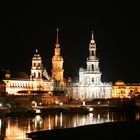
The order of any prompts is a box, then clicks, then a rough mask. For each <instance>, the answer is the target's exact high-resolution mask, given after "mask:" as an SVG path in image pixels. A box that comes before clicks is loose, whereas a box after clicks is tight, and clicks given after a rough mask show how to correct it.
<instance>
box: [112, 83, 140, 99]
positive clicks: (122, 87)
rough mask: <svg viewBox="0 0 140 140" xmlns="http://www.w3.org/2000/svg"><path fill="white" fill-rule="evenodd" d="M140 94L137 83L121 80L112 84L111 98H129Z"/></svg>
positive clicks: (139, 86) (139, 87) (139, 85)
mask: <svg viewBox="0 0 140 140" xmlns="http://www.w3.org/2000/svg"><path fill="white" fill-rule="evenodd" d="M138 95H140V84H139V83H124V82H123V81H121V80H118V81H117V82H115V84H114V85H113V86H112V98H131V97H135V96H138Z"/></svg>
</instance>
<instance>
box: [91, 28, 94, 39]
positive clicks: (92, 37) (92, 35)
mask: <svg viewBox="0 0 140 140" xmlns="http://www.w3.org/2000/svg"><path fill="white" fill-rule="evenodd" d="M91 40H94V33H93V30H92V33H91Z"/></svg>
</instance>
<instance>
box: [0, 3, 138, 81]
mask: <svg viewBox="0 0 140 140" xmlns="http://www.w3.org/2000/svg"><path fill="white" fill-rule="evenodd" d="M139 19H140V14H139V13H138V10H137V8H135V7H134V5H133V7H132V5H131V4H128V3H123V4H120V3H119V4H115V3H114V4H110V5H108V4H105V3H104V4H103V3H102V5H100V4H98V5H96V4H94V5H91V6H86V5H85V7H81V6H71V7H70V6H69V7H68V6H62V7H60V6H59V5H55V6H54V5H53V6H52V5H51V6H50V5H48V4H45V2H44V3H43V2H39V1H38V2H34V1H32V2H30V3H29V2H28V3H22V2H14V3H13V1H12V2H11V3H9V4H8V6H7V5H2V8H1V14H0V48H1V50H0V67H1V68H6V69H7V68H9V69H11V70H14V71H25V72H28V73H30V68H31V59H32V57H33V54H34V53H35V49H38V50H39V53H40V55H41V57H42V59H43V64H44V66H46V69H47V71H48V72H49V74H51V72H50V71H51V59H52V56H53V55H54V47H55V41H56V28H57V27H58V28H59V42H60V45H61V54H62V56H63V58H64V70H65V73H64V74H65V77H69V76H70V77H77V76H78V70H79V68H80V67H86V58H87V57H88V53H89V52H88V45H89V41H90V39H91V31H92V30H93V31H94V36H95V41H96V45H97V56H98V57H99V60H100V70H101V72H102V81H103V82H115V81H117V80H123V81H124V82H140V51H139V48H140V43H139V41H140V39H139V38H140V22H139Z"/></svg>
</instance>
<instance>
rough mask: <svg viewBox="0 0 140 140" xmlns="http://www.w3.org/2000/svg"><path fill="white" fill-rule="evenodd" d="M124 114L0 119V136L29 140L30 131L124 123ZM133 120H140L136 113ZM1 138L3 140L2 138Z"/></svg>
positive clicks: (125, 117)
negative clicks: (27, 136)
mask: <svg viewBox="0 0 140 140" xmlns="http://www.w3.org/2000/svg"><path fill="white" fill-rule="evenodd" d="M129 119H130V118H127V114H125V113H113V112H107V113H89V114H67V115H66V114H62V113H60V114H54V115H52V114H51V115H42V116H41V115H36V116H34V117H28V116H16V117H1V118H0V136H1V139H4V140H29V139H27V138H26V136H25V134H26V133H28V132H32V131H39V130H50V129H54V128H68V127H77V126H81V125H88V124H97V123H105V122H114V121H126V120H129ZM134 119H135V120H139V119H140V113H136V115H135V118H134ZM2 137H3V138H2Z"/></svg>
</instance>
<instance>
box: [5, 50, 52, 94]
mask: <svg viewBox="0 0 140 140" xmlns="http://www.w3.org/2000/svg"><path fill="white" fill-rule="evenodd" d="M3 82H4V83H5V84H6V93H8V94H13V95H18V94H20V95H21V94H22V93H23V94H25V93H26V94H30V93H31V92H33V91H46V92H49V91H53V80H51V79H50V78H49V76H48V74H47V71H46V69H45V68H43V64H42V59H41V56H40V54H39V53H38V50H37V49H36V52H35V54H34V56H33V58H32V66H31V74H30V76H29V75H28V74H26V73H25V72H18V73H16V74H13V73H11V72H10V71H7V72H6V74H5V78H4V79H3Z"/></svg>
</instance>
